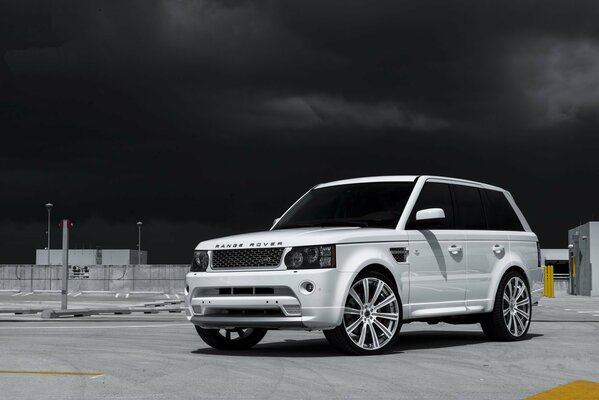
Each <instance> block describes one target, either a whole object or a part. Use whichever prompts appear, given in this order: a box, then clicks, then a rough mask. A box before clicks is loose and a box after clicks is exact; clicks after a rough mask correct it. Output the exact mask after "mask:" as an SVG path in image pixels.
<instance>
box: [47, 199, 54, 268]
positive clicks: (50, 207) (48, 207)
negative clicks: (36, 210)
mask: <svg viewBox="0 0 599 400" xmlns="http://www.w3.org/2000/svg"><path fill="white" fill-rule="evenodd" d="M53 205H54V204H52V203H46V208H47V209H48V232H47V233H48V266H50V213H51V212H52V206H53Z"/></svg>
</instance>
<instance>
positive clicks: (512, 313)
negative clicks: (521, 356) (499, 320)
mask: <svg viewBox="0 0 599 400" xmlns="http://www.w3.org/2000/svg"><path fill="white" fill-rule="evenodd" d="M502 305H503V307H502V310H503V320H504V322H505V326H506V328H507V330H508V331H509V332H510V333H511V334H512V335H513V336H515V337H520V336H522V335H523V334H524V332H526V329H527V328H528V324H529V323H530V311H531V306H530V296H529V294H528V288H527V287H526V284H525V283H524V281H523V280H522V279H521V278H520V277H518V276H514V277H513V278H511V279H510V280H509V281H508V282H507V285H505V289H504V290H503V301H502Z"/></svg>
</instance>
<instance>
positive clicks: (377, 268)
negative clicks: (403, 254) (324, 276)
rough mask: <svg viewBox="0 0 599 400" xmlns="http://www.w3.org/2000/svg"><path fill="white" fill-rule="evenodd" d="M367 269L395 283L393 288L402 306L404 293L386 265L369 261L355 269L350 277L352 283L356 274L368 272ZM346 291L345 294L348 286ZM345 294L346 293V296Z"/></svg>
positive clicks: (404, 302)
mask: <svg viewBox="0 0 599 400" xmlns="http://www.w3.org/2000/svg"><path fill="white" fill-rule="evenodd" d="M369 271H374V272H378V273H380V274H382V275H385V276H386V277H387V278H389V280H390V281H391V283H393V285H395V290H397V293H398V295H399V300H400V301H401V305H402V307H403V306H404V305H405V304H406V301H404V293H403V290H402V287H401V285H399V284H398V281H397V278H396V276H395V275H394V274H393V272H392V271H391V269H390V268H389V267H387V266H385V265H383V264H381V263H377V262H371V263H368V264H366V265H364V266H363V267H362V268H360V269H359V270H357V271H356V273H355V274H354V276H353V277H352V280H351V282H352V284H353V282H354V281H355V280H356V278H357V277H358V276H360V275H361V274H364V273H365V272H369ZM347 292H348V293H347V294H349V288H348V290H347ZM347 294H346V297H347Z"/></svg>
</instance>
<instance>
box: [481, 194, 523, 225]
mask: <svg viewBox="0 0 599 400" xmlns="http://www.w3.org/2000/svg"><path fill="white" fill-rule="evenodd" d="M483 193H484V194H483V204H484V206H485V214H486V216H487V226H488V228H489V229H492V230H497V231H523V230H524V228H523V227H522V223H521V222H520V219H519V218H518V215H516V212H515V211H514V209H513V208H512V205H511V204H510V202H509V201H508V199H507V198H506V197H505V194H503V193H502V192H499V191H497V190H490V189H485V190H483Z"/></svg>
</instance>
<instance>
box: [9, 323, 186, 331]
mask: <svg viewBox="0 0 599 400" xmlns="http://www.w3.org/2000/svg"><path fill="white" fill-rule="evenodd" d="M184 325H185V326H190V325H191V324H190V323H189V322H187V323H184V324H160V325H105V326H43V325H37V326H0V330H5V329H115V328H168V327H171V326H184Z"/></svg>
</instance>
